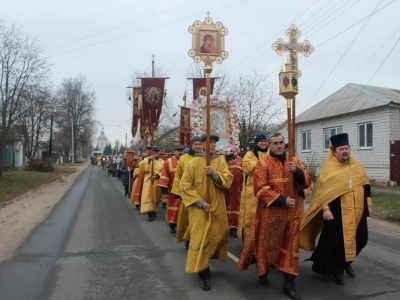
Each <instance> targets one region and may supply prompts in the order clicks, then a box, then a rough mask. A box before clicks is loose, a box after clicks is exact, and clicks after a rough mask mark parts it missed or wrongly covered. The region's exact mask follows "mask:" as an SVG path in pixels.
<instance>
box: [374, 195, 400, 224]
mask: <svg viewBox="0 0 400 300" xmlns="http://www.w3.org/2000/svg"><path fill="white" fill-rule="evenodd" d="M372 205H373V206H372V209H373V211H374V216H373V217H374V218H377V219H381V220H386V221H391V222H396V223H400V195H399V194H394V193H385V192H378V191H373V192H372Z"/></svg>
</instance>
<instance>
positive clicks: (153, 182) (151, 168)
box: [139, 148, 164, 222]
mask: <svg viewBox="0 0 400 300" xmlns="http://www.w3.org/2000/svg"><path fill="white" fill-rule="evenodd" d="M159 153H160V151H159V149H158V148H154V149H153V155H151V156H149V157H146V158H145V159H143V161H142V162H140V163H139V169H140V172H141V173H143V175H144V179H143V190H142V201H141V205H140V213H142V214H148V216H149V222H152V221H154V219H155V217H156V215H157V207H158V202H159V201H160V197H161V191H160V188H159V187H158V185H157V184H158V180H159V179H160V177H161V170H162V168H163V166H164V161H163V160H162V159H160V157H159Z"/></svg>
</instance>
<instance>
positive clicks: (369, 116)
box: [275, 83, 400, 184]
mask: <svg viewBox="0 0 400 300" xmlns="http://www.w3.org/2000/svg"><path fill="white" fill-rule="evenodd" d="M277 131H279V132H281V133H282V134H283V135H284V136H285V140H287V124H286V122H285V123H283V124H281V126H280V127H279V128H277V129H276V130H275V132H277ZM344 132H346V133H348V134H349V139H350V146H351V149H352V154H351V155H352V156H353V157H355V158H357V159H358V160H359V161H360V162H361V163H362V164H363V165H364V167H365V169H366V171H367V173H368V176H369V177H370V179H371V180H375V181H376V182H379V183H385V184H387V183H390V184H394V183H395V182H400V90H397V89H390V88H382V87H374V86H365V85H360V84H354V83H349V84H347V85H346V86H344V87H343V88H341V89H340V90H338V91H337V92H335V93H333V94H332V95H330V96H329V97H327V98H325V99H324V100H322V101H321V102H319V103H318V104H316V105H314V106H313V107H311V108H309V109H308V110H306V111H305V112H303V113H301V114H300V115H298V116H297V117H296V155H297V156H298V157H299V158H300V160H301V161H303V162H304V164H307V163H310V162H314V163H315V162H317V163H318V166H319V167H320V166H321V164H322V163H323V161H324V159H325V156H326V152H327V150H328V149H329V147H330V141H329V138H330V137H331V136H332V135H335V134H338V133H344ZM391 145H396V149H398V150H393V149H395V148H394V147H392V153H391V151H390V149H391ZM395 152H397V153H395Z"/></svg>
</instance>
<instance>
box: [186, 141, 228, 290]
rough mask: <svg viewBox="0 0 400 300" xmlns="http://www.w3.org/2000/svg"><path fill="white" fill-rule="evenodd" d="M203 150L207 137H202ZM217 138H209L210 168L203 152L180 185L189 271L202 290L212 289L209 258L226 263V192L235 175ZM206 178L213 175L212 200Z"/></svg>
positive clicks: (188, 164) (196, 158)
mask: <svg viewBox="0 0 400 300" xmlns="http://www.w3.org/2000/svg"><path fill="white" fill-rule="evenodd" d="M201 140H202V143H203V148H205V147H206V136H205V135H203V136H202V137H201ZM218 140H219V138H218V136H216V135H210V154H211V165H210V166H207V164H206V155H205V153H204V152H200V153H196V155H195V157H194V158H193V159H192V160H190V161H189V162H188V163H187V166H186V168H185V171H184V173H183V176H182V178H181V182H180V191H181V196H182V201H183V204H184V205H185V207H186V208H187V210H188V212H189V228H188V230H189V231H190V245H189V249H188V255H187V261H186V272H188V273H198V275H199V277H200V280H201V283H200V287H201V289H203V290H205V291H208V290H210V288H211V286H210V278H211V271H210V268H209V266H210V259H219V260H222V261H226V258H227V255H228V239H229V227H228V217H227V213H226V205H225V191H226V190H227V189H228V188H229V187H230V186H231V184H232V180H233V176H232V174H231V172H229V168H228V164H227V162H226V161H225V158H224V157H223V156H222V155H220V154H219V153H217V152H216V151H215V147H216V142H217V141H218ZM206 176H210V191H209V192H210V194H209V196H210V199H206Z"/></svg>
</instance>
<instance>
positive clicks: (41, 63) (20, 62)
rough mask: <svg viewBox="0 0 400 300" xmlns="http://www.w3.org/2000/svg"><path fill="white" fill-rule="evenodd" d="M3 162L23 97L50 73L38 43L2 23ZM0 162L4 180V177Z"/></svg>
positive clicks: (0, 121) (0, 102)
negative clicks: (34, 84) (29, 86)
mask: <svg viewBox="0 0 400 300" xmlns="http://www.w3.org/2000/svg"><path fill="white" fill-rule="evenodd" d="M0 68H1V69H0V158H1V157H3V153H2V152H3V148H4V145H5V143H7V141H10V140H11V139H12V136H11V135H10V133H11V132H12V130H14V129H13V127H14V126H15V122H16V120H17V119H18V118H19V115H18V111H19V108H20V105H21V101H22V95H23V93H24V91H25V88H26V85H27V84H28V82H37V81H38V80H40V79H41V78H44V77H45V76H46V75H47V74H48V73H49V69H50V65H49V64H48V62H47V60H46V58H45V57H44V56H43V51H42V49H40V47H39V46H38V44H37V41H36V40H35V39H33V38H31V37H30V36H28V35H26V34H24V33H22V31H21V28H20V27H18V26H17V25H15V24H13V25H11V26H10V27H7V26H5V25H4V24H3V23H1V22H0ZM1 165H2V159H0V177H1V176H2V171H1V170H2V168H1Z"/></svg>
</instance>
